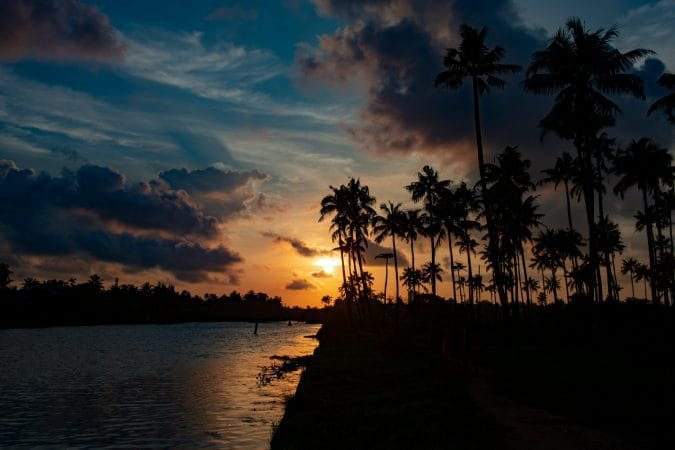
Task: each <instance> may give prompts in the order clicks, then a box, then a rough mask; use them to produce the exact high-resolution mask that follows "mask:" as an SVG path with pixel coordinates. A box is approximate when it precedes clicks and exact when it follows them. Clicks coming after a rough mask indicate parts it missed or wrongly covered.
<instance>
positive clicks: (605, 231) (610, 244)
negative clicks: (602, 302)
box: [595, 216, 625, 301]
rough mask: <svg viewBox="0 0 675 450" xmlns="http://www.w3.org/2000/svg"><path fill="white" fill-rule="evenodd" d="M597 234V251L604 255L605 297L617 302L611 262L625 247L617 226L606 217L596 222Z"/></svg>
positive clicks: (616, 290)
mask: <svg viewBox="0 0 675 450" xmlns="http://www.w3.org/2000/svg"><path fill="white" fill-rule="evenodd" d="M595 232H596V233H597V237H596V239H597V242H598V250H599V251H600V252H602V253H603V254H604V255H605V265H606V266H607V297H608V299H609V300H615V301H619V297H618V289H617V283H616V280H615V279H614V274H613V271H612V268H611V266H610V265H611V261H612V260H613V259H614V254H615V253H617V252H618V253H621V252H623V249H624V248H625V246H624V245H623V242H622V241H621V232H620V231H619V226H618V225H617V224H615V223H614V222H612V221H610V220H609V218H608V217H607V216H605V217H602V218H601V219H600V220H599V221H598V225H597V227H596V228H595Z"/></svg>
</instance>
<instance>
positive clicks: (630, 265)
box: [621, 256, 639, 298]
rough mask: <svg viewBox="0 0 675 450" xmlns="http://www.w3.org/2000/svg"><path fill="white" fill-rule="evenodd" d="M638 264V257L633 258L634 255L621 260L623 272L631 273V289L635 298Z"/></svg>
mask: <svg viewBox="0 0 675 450" xmlns="http://www.w3.org/2000/svg"><path fill="white" fill-rule="evenodd" d="M638 264H639V262H638V261H637V259H635V258H633V257H632V256H630V257H628V258H626V259H624V260H623V261H621V273H622V274H624V275H626V274H627V273H629V274H630V275H629V277H630V291H631V294H632V297H633V298H635V284H634V283H633V280H634V278H635V272H636V271H637V268H638Z"/></svg>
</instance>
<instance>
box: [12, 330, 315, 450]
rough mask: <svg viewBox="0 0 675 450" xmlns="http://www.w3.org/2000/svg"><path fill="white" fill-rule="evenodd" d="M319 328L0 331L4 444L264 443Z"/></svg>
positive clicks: (242, 446) (220, 445)
mask: <svg viewBox="0 0 675 450" xmlns="http://www.w3.org/2000/svg"><path fill="white" fill-rule="evenodd" d="M319 327H320V326H319V325H310V324H301V323H297V324H294V325H293V326H291V327H289V326H287V324H286V323H261V324H260V326H259V329H258V334H257V335H254V334H253V324H251V323H239V322H236V323H188V324H172V325H129V326H94V327H55V328H44V329H12V330H0V447H7V446H25V447H39V446H53V447H66V446H67V447H80V448H90V447H115V448H119V447H146V448H147V447H153V448H157V447H180V448H195V447H215V448H237V449H261V448H267V447H268V445H269V440H270V436H271V433H272V429H273V425H274V424H275V423H276V422H278V421H279V420H280V419H281V416H282V414H283V409H284V400H285V398H286V397H287V396H289V395H292V394H293V393H294V392H295V388H296V386H297V383H298V379H299V373H298V372H296V373H292V374H290V375H287V376H286V377H285V378H283V379H282V380H275V381H273V382H272V383H271V384H269V385H266V386H259V385H258V382H257V379H256V375H257V374H258V373H259V372H260V368H261V367H262V366H265V365H270V364H271V363H272V362H273V361H271V360H270V359H269V357H270V356H272V355H289V356H300V355H308V354H311V353H312V352H313V350H314V348H315V347H316V345H317V341H316V339H311V338H308V337H307V336H308V335H314V334H316V332H317V331H318V329H319Z"/></svg>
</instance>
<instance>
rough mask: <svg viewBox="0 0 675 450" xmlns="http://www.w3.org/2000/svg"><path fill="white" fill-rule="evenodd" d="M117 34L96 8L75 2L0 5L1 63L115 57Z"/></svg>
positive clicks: (21, 0)
mask: <svg viewBox="0 0 675 450" xmlns="http://www.w3.org/2000/svg"><path fill="white" fill-rule="evenodd" d="M123 51H124V46H123V44H122V43H121V42H120V41H119V39H118V34H117V31H116V30H115V29H114V28H113V27H112V26H111V25H110V23H109V21H108V18H107V17H106V16H105V15H104V14H102V13H101V12H100V11H99V10H98V9H97V8H95V7H93V6H90V5H86V4H84V3H81V2H79V1H77V0H3V1H2V2H0V60H19V59H24V58H38V59H50V60H61V59H84V60H97V61H102V60H108V59H111V58H118V57H120V56H121V55H122V53H123Z"/></svg>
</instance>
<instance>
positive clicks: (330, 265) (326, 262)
mask: <svg viewBox="0 0 675 450" xmlns="http://www.w3.org/2000/svg"><path fill="white" fill-rule="evenodd" d="M314 265H315V266H318V267H321V270H323V271H324V272H326V273H329V274H332V273H333V271H334V270H335V268H336V267H337V266H339V265H340V259H339V258H333V257H331V258H319V259H317V260H316V261H315V262H314Z"/></svg>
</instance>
